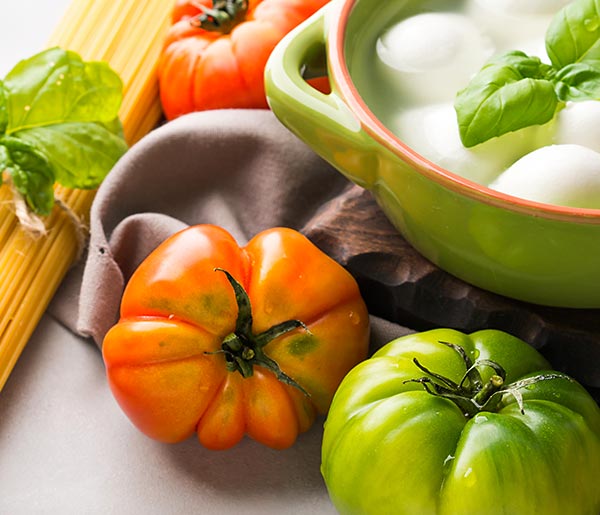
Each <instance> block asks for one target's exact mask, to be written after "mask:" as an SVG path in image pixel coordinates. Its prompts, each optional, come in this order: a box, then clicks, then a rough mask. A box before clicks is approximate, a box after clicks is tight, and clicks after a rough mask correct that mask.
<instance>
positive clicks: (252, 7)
mask: <svg viewBox="0 0 600 515" xmlns="http://www.w3.org/2000/svg"><path fill="white" fill-rule="evenodd" d="M326 3H328V0H214V1H213V2H211V0H177V2H176V5H175V9H174V11H173V23H174V24H173V26H172V27H171V28H170V30H169V32H168V33H167V36H166V39H165V44H164V48H163V51H162V55H161V58H160V62H159V69H158V77H159V85H160V98H161V102H162V106H163V111H164V113H165V116H166V117H167V119H173V118H176V117H177V116H180V115H182V114H185V113H189V112H193V111H201V110H207V109H221V108H267V107H268V106H267V101H266V98H265V92H264V78H263V74H264V68H265V64H266V62H267V59H268V57H269V55H270V54H271V52H272V50H273V48H275V45H276V44H277V43H278V42H279V41H280V40H281V38H282V37H283V36H284V35H285V34H287V33H288V32H289V31H290V30H291V29H293V28H294V27H296V26H297V25H298V24H299V23H300V22H302V21H304V20H305V19H306V18H308V17H309V16H310V15H312V14H313V13H315V12H316V11H318V10H319V9H320V8H321V7H323V6H324V5H325V4H326ZM200 20H201V21H200Z"/></svg>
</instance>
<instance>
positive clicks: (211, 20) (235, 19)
mask: <svg viewBox="0 0 600 515" xmlns="http://www.w3.org/2000/svg"><path fill="white" fill-rule="evenodd" d="M196 5H197V7H198V8H199V9H200V10H201V11H202V14H200V15H199V16H196V17H194V18H192V19H190V24H191V25H192V26H193V27H196V28H199V29H203V30H207V31H210V32H220V33H221V34H229V33H230V32H231V31H232V30H233V28H234V27H235V26H236V25H238V24H239V23H241V22H242V21H243V20H244V19H245V17H246V12H247V11H248V0H213V6H212V9H209V8H208V7H205V6H204V5H202V4H196Z"/></svg>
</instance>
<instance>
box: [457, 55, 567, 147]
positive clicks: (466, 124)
mask: <svg viewBox="0 0 600 515" xmlns="http://www.w3.org/2000/svg"><path fill="white" fill-rule="evenodd" d="M552 74H553V71H552V70H551V68H550V67H549V66H548V65H544V64H543V63H542V62H541V61H540V60H539V59H538V58H537V57H529V56H527V55H526V54H524V53H523V52H509V53H507V54H504V55H501V56H499V57H497V58H495V59H493V60H491V61H490V62H489V63H487V64H486V65H485V66H484V67H483V68H482V69H481V71H480V72H478V73H477V74H476V75H475V76H474V77H473V79H472V80H471V82H470V83H469V85H468V86H467V87H466V88H465V89H463V90H461V91H459V92H458V94H457V96H456V99H455V102H454V108H455V110H456V115H457V120H458V126H459V132H460V137H461V140H462V142H463V145H465V146H466V147H473V146H475V145H477V144H479V143H483V142H484V141H487V140H489V139H491V138H494V137H497V136H501V135H503V134H506V133H508V132H512V131H516V130H519V129H522V128H524V127H528V126H530V125H538V124H540V125H541V124H544V123H546V122H548V121H549V120H551V119H552V117H553V116H554V113H555V112H556V108H557V106H558V98H557V96H556V93H555V91H554V84H553V82H552V81H551V77H552Z"/></svg>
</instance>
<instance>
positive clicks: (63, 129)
mask: <svg viewBox="0 0 600 515" xmlns="http://www.w3.org/2000/svg"><path fill="white" fill-rule="evenodd" d="M13 136H14V137H15V138H18V139H19V140H21V141H24V142H26V143H27V144H29V145H31V147H32V148H38V149H43V154H44V155H45V156H46V157H47V158H48V160H49V161H50V162H52V163H53V164H54V171H55V174H56V180H57V181H58V182H59V183H60V184H62V185H63V186H66V187H68V188H83V189H89V188H95V187H96V186H97V185H98V184H100V182H101V181H102V180H103V179H104V177H105V176H106V174H107V173H108V172H109V170H110V169H111V168H112V167H113V166H114V164H115V163H116V162H117V160H118V159H119V158H120V157H121V156H122V155H123V154H124V153H125V151H126V150H127V145H126V144H125V142H124V141H123V139H122V138H120V137H119V136H118V135H115V134H113V133H112V132H110V131H109V130H108V129H107V128H106V127H105V126H103V125H101V124H97V123H74V122H73V123H61V124H56V125H51V126H48V127H38V128H35V129H28V130H23V131H19V132H17V133H16V134H14V135H13Z"/></svg>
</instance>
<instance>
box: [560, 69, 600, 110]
mask: <svg viewBox="0 0 600 515" xmlns="http://www.w3.org/2000/svg"><path fill="white" fill-rule="evenodd" d="M555 81H556V85H555V91H556V94H557V96H558V98H559V99H560V100H561V101H563V102H566V101H568V100H572V101H582V100H600V68H597V67H594V66H590V65H589V64H586V63H576V64H569V65H567V66H565V67H564V68H562V69H561V70H559V71H558V72H557V73H556V75H555Z"/></svg>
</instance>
